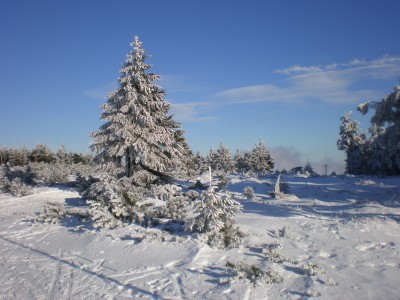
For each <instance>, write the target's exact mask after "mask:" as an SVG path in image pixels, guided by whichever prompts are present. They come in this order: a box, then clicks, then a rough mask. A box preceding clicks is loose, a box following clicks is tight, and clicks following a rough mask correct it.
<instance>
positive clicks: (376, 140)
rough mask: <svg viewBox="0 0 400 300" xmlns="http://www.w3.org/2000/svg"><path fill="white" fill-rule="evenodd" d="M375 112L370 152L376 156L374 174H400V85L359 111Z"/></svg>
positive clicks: (360, 107)
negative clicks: (372, 110) (371, 110)
mask: <svg viewBox="0 0 400 300" xmlns="http://www.w3.org/2000/svg"><path fill="white" fill-rule="evenodd" d="M370 109H374V110H375V114H374V115H373V116H372V118H371V127H370V129H369V132H370V134H371V136H370V138H369V139H368V145H369V147H368V152H369V153H372V155H373V156H374V158H373V160H369V161H373V163H374V165H373V166H372V172H369V173H373V174H400V142H399V141H400V85H398V86H395V87H394V91H393V92H392V93H390V94H388V95H386V96H385V97H384V98H383V99H382V100H381V101H370V102H365V103H361V104H360V105H359V106H358V110H359V111H360V112H361V113H362V114H364V115H365V114H366V113H367V112H368V111H369V110H370Z"/></svg>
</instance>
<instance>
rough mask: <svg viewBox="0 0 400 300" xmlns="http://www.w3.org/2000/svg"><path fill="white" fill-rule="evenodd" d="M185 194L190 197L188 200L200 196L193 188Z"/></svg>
mask: <svg viewBox="0 0 400 300" xmlns="http://www.w3.org/2000/svg"><path fill="white" fill-rule="evenodd" d="M185 194H186V196H187V197H188V198H189V199H190V201H194V200H196V199H197V198H199V196H200V194H199V193H198V192H196V191H194V190H190V191H187V192H186V193H185Z"/></svg>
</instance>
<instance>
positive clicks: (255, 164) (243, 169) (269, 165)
mask: <svg viewBox="0 0 400 300" xmlns="http://www.w3.org/2000/svg"><path fill="white" fill-rule="evenodd" d="M192 164H193V166H192V168H194V170H195V173H196V174H201V173H204V172H206V171H207V170H208V167H209V166H210V167H211V168H212V169H213V170H214V171H215V172H216V173H217V174H231V173H233V172H240V173H253V174H257V175H265V174H267V173H269V172H271V171H272V169H273V168H274V162H273V159H272V157H271V155H270V153H269V152H268V150H267V147H266V146H265V143H264V142H263V140H262V139H260V140H259V142H258V143H256V144H255V145H254V146H253V149H251V150H245V151H241V150H236V152H235V154H234V155H231V153H230V151H229V149H228V148H227V147H226V146H225V145H224V143H223V142H221V143H220V146H219V149H214V148H212V149H211V150H210V151H209V152H208V154H207V155H206V156H202V155H201V153H200V151H197V153H196V154H195V155H194V159H193V163H192Z"/></svg>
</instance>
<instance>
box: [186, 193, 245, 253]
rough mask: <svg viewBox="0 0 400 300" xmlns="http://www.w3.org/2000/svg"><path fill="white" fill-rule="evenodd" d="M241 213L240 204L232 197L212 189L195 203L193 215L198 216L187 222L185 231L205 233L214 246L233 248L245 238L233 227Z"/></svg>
mask: <svg viewBox="0 0 400 300" xmlns="http://www.w3.org/2000/svg"><path fill="white" fill-rule="evenodd" d="M241 211H242V206H241V205H240V203H239V202H237V201H235V200H233V199H232V198H231V197H230V195H228V194H226V193H217V192H215V191H214V189H213V188H212V187H210V188H209V189H208V190H207V191H204V192H203V193H202V194H201V197H200V199H199V200H196V201H195V202H194V204H193V213H195V214H197V215H196V216H195V217H193V218H190V219H189V220H187V221H186V223H185V229H186V230H187V231H192V232H199V233H203V234H204V236H205V238H206V240H207V242H208V243H209V244H210V245H212V246H215V247H228V248H229V247H233V246H234V245H237V244H240V242H241V239H242V238H243V234H242V233H241V232H240V230H239V229H238V228H235V227H234V226H233V225H234V223H235V220H236V214H237V213H239V212H241Z"/></svg>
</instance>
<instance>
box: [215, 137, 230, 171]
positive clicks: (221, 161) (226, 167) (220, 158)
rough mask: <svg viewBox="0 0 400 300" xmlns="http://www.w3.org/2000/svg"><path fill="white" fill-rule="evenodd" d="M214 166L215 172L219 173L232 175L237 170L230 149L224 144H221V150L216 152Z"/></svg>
mask: <svg viewBox="0 0 400 300" xmlns="http://www.w3.org/2000/svg"><path fill="white" fill-rule="evenodd" d="M213 163H214V166H211V167H212V168H213V169H214V170H218V171H219V173H226V174H230V173H232V172H233V171H234V170H235V163H234V161H233V159H232V156H231V154H230V152H229V149H228V148H227V147H226V146H225V145H224V143H223V142H221V143H220V146H219V149H218V150H216V153H215V157H214V161H213Z"/></svg>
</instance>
